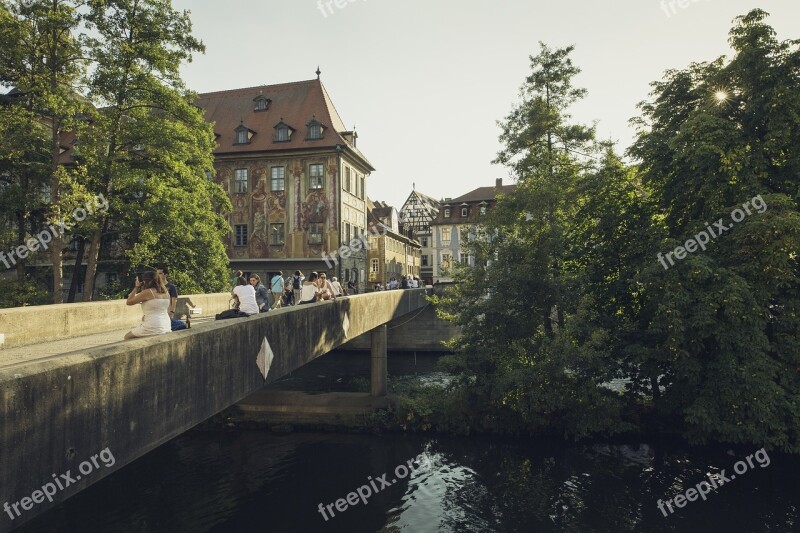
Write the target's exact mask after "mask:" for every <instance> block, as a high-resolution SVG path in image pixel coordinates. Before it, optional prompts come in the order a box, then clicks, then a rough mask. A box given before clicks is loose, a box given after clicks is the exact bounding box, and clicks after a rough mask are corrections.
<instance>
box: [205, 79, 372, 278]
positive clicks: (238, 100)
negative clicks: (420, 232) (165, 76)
mask: <svg viewBox="0 0 800 533" xmlns="http://www.w3.org/2000/svg"><path fill="white" fill-rule="evenodd" d="M197 105H198V106H200V107H201V108H202V109H203V110H204V111H205V118H206V120H207V121H209V122H212V123H214V133H215V135H216V139H217V148H216V150H215V151H214V155H215V163H214V167H215V171H216V177H215V180H216V181H217V182H218V183H220V184H221V185H222V187H223V188H224V189H225V191H226V192H227V193H228V195H229V197H230V199H231V203H232V204H233V212H232V214H231V217H230V224H231V228H232V229H233V231H232V232H231V234H230V235H229V236H228V238H227V239H226V243H225V244H226V248H227V252H228V257H229V258H230V261H231V268H233V269H240V270H242V271H245V272H254V273H258V274H260V275H261V276H262V278H263V277H264V276H270V275H271V274H273V273H275V272H277V271H279V270H281V271H283V273H284V275H287V274H288V273H289V272H293V271H295V270H298V269H300V270H302V271H303V272H304V273H305V274H306V275H308V273H309V272H310V271H312V270H317V271H328V273H329V276H339V277H340V280H341V281H343V282H347V281H350V280H353V281H356V282H358V283H359V285H360V286H361V287H363V283H364V281H365V269H366V251H363V250H362V251H360V252H358V251H357V252H354V253H353V254H352V255H351V256H350V257H348V258H346V259H345V258H340V259H339V261H340V263H338V264H335V265H334V266H333V268H331V267H330V266H328V265H326V263H325V262H324V261H323V254H325V253H326V252H329V251H333V250H336V249H338V248H339V247H340V246H342V245H343V244H345V243H349V242H350V241H351V239H354V238H356V237H357V236H358V235H361V233H362V232H364V231H365V228H366V227H367V211H366V190H365V188H366V178H367V176H369V174H370V173H371V172H373V171H374V170H375V169H374V168H373V167H372V165H371V164H370V162H369V161H368V160H367V158H366V157H365V156H364V154H362V153H361V152H360V151H359V150H358V148H357V146H356V140H357V135H356V133H355V132H354V131H352V130H348V128H346V127H345V125H344V122H343V121H342V119H341V118H340V117H339V114H338V113H337V111H336V109H335V108H334V106H333V103H332V102H331V99H330V96H328V93H327V91H326V90H325V87H324V86H323V85H322V82H321V81H320V79H319V71H317V79H314V80H309V81H300V82H294V83H284V84H280V85H264V86H260V87H250V88H246V89H234V90H228V91H219V92H213V93H204V94H200V95H199V96H198V100H197Z"/></svg>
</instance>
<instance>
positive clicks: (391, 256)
mask: <svg viewBox="0 0 800 533" xmlns="http://www.w3.org/2000/svg"><path fill="white" fill-rule="evenodd" d="M367 208H368V209H369V217H370V218H369V221H370V233H371V235H370V239H369V246H368V254H367V268H368V274H367V281H368V287H369V288H374V287H375V284H376V283H380V284H381V285H384V286H385V285H386V284H387V283H388V282H389V280H391V279H392V278H395V279H397V280H398V281H399V280H400V278H401V277H402V276H407V275H409V274H411V275H412V276H414V277H419V276H420V257H421V254H422V248H421V246H420V243H419V241H417V240H414V239H412V238H410V237H408V236H407V235H404V234H403V233H402V230H401V228H400V224H399V217H398V214H397V210H396V209H395V208H393V207H391V206H388V205H386V204H385V203H384V204H381V202H375V203H373V202H372V201H370V200H368V201H367Z"/></svg>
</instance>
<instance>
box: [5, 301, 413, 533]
mask: <svg viewBox="0 0 800 533" xmlns="http://www.w3.org/2000/svg"><path fill="white" fill-rule="evenodd" d="M424 296H425V290H424V289H417V290H404V291H401V290H398V291H385V292H379V293H372V294H363V295H356V296H351V297H349V298H340V299H338V300H337V301H336V302H325V303H318V304H312V305H306V306H298V307H289V308H284V309H279V310H274V311H270V312H269V313H267V314H263V315H259V316H252V317H248V318H243V319H242V318H240V319H230V320H221V321H206V322H202V323H199V324H193V326H192V329H190V330H185V331H178V332H173V333H170V334H167V335H162V336H158V337H150V338H142V339H134V340H130V341H124V342H116V339H121V336H122V334H124V332H125V331H126V330H127V329H130V327H132V326H133V325H135V324H136V322H137V321H138V320H139V319H140V318H141V310H140V309H139V306H134V307H128V306H125V304H124V302H123V301H111V302H96V303H87V304H64V305H51V306H40V307H27V308H15V309H6V310H2V309H0V343H2V344H0V506H4V503H8V505H9V507H8V509H10V511H9V510H5V509H6V508H5V507H3V508H0V531H7V530H10V529H11V528H14V527H17V526H19V525H22V524H23V523H24V522H27V521H28V520H30V519H31V518H33V517H34V516H36V515H38V514H41V513H42V512H44V511H47V510H48V509H49V508H51V507H53V506H55V505H57V504H58V503H60V502H62V501H64V500H65V499H66V498H68V497H69V496H71V495H73V494H75V493H77V492H79V491H81V490H82V489H84V488H86V487H88V486H89V485H91V484H93V483H95V482H97V481H99V480H100V479H102V478H104V477H105V476H107V475H109V474H111V473H113V472H114V471H116V470H117V469H119V468H121V467H122V466H124V465H126V464H128V463H130V462H131V461H133V460H134V459H136V458H138V457H140V456H142V455H144V454H145V453H147V452H148V451H150V450H152V449H154V448H156V447H157V446H159V445H160V444H162V443H164V442H166V441H168V440H170V439H172V438H173V437H175V436H177V435H180V434H181V433H183V432H185V431H186V430H188V429H190V428H192V427H193V426H195V425H197V424H198V423H200V422H202V421H204V420H206V419H208V418H209V417H211V416H213V415H214V414H216V413H218V412H220V411H222V410H223V409H225V408H227V407H229V406H231V405H233V404H235V403H237V402H239V401H240V400H242V399H243V398H245V397H247V396H249V395H251V394H253V393H255V392H257V391H259V390H260V389H262V388H263V387H264V385H265V384H269V383H271V382H273V381H275V380H277V379H279V378H281V377H283V376H285V375H286V374H288V373H289V372H291V371H292V370H295V369H297V368H299V367H301V366H303V365H305V364H306V363H308V362H309V361H311V360H312V359H315V358H317V357H319V356H321V355H324V354H326V353H328V352H330V351H331V350H333V349H335V348H337V347H339V346H341V345H343V344H345V343H347V342H348V341H350V340H353V339H355V338H356V337H359V336H363V335H368V336H369V337H370V345H371V346H370V348H371V361H372V365H371V369H372V370H371V372H372V396H373V397H374V398H375V399H376V405H378V404H380V402H381V401H385V398H382V397H383V396H385V394H386V352H387V326H386V324H387V323H389V322H390V321H392V320H395V321H397V320H400V319H403V318H405V317H407V316H412V315H411V314H412V313H419V312H420V311H422V310H424V309H425V308H426V307H428V302H427V300H425V298H424ZM228 301H229V295H227V294H217V295H197V296H188V297H182V298H181V299H180V301H179V307H178V313H181V311H188V310H190V309H191V308H194V309H195V310H198V309H199V310H201V311H200V315H198V316H202V315H213V314H215V313H217V312H220V311H221V310H223V309H227V307H228ZM428 309H429V307H428ZM416 327H417V328H419V326H418V325H417V326H416ZM362 339H363V337H362ZM109 342H111V343H110V344H109ZM265 374H266V376H265ZM104 450H106V452H105V453H102V452H103V451H104ZM111 455H113V459H114V461H113V465H107V463H109V462H111V461H110V460H108V457H109V456H111ZM64 474H67V476H66V477H65V476H64ZM57 486H58V487H60V488H58V490H56V487H57ZM53 491H55V492H54V494H52V495H50V494H49V493H50V492H53ZM50 500H52V501H50ZM12 516H13V520H12V518H11V517H12Z"/></svg>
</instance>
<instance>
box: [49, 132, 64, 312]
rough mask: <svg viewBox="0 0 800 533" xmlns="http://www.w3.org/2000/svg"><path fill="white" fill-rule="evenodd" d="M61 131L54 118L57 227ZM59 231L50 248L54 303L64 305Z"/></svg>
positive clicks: (53, 187)
mask: <svg viewBox="0 0 800 533" xmlns="http://www.w3.org/2000/svg"><path fill="white" fill-rule="evenodd" d="M59 130H60V121H59V120H58V119H57V118H55V117H53V135H52V172H53V174H52V177H51V178H50V200H51V202H52V206H53V215H54V220H55V224H54V225H55V226H57V225H58V222H59V220H60V219H61V206H60V202H61V195H60V189H61V179H60V177H59V174H58V171H59V156H60V155H61V154H60V152H61V149H60V145H59ZM57 229H58V231H56V232H55V235H54V236H53V242H52V244H51V248H50V261H51V262H52V264H53V303H54V304H60V303H64V277H63V272H62V265H63V258H62V253H63V247H64V240H63V239H62V238H61V231H60V229H59V228H57Z"/></svg>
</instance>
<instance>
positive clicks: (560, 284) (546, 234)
mask: <svg viewBox="0 0 800 533" xmlns="http://www.w3.org/2000/svg"><path fill="white" fill-rule="evenodd" d="M571 52H572V47H569V48H564V49H557V50H551V49H550V48H548V47H547V46H545V45H541V51H540V53H539V55H537V56H536V57H531V70H532V73H531V75H530V76H529V77H528V78H527V79H526V83H525V84H524V85H523V87H522V90H521V96H522V101H521V103H520V104H519V105H518V106H517V107H515V108H514V109H513V110H512V112H511V113H510V114H509V116H508V117H507V118H506V119H505V121H503V122H501V123H500V126H501V128H502V135H501V138H500V139H501V142H502V143H503V145H504V147H503V149H502V150H501V151H500V152H499V154H498V157H497V160H496V162H497V163H502V164H504V165H506V166H508V167H509V168H510V169H511V171H512V173H513V175H514V177H516V178H517V186H516V190H515V191H514V194H513V195H508V196H503V197H501V198H500V199H499V201H498V203H497V205H496V206H495V208H494V209H493V211H492V212H491V214H490V216H489V217H488V219H487V221H486V223H485V225H484V228H483V229H482V230H480V231H479V233H478V235H476V238H474V239H472V240H471V241H470V242H469V243H468V244H467V245H466V246H467V247H468V249H469V250H470V251H471V253H472V254H473V255H474V257H475V259H476V265H475V267H474V268H467V269H459V270H458V271H457V273H456V279H457V281H459V282H460V283H459V284H458V285H457V286H456V288H455V289H454V290H453V291H452V292H451V293H449V294H448V295H446V296H444V297H443V298H441V299H439V300H438V303H440V304H441V306H442V309H443V315H444V316H446V317H449V318H451V319H453V320H455V322H456V323H458V324H460V325H462V326H463V331H464V334H463V336H462V337H461V338H460V339H459V340H458V341H457V342H456V343H454V345H453V347H454V349H455V350H456V352H457V353H456V355H455V356H453V357H450V358H448V359H446V360H445V365H447V367H448V368H449V369H450V370H452V371H454V372H456V373H457V374H458V375H460V376H461V381H460V386H461V387H463V388H464V389H465V390H468V391H469V392H470V395H471V402H472V403H471V405H472V406H474V407H475V412H476V413H480V414H481V415H482V416H481V417H479V420H477V421H476V422H475V423H476V424H485V425H495V426H497V425H499V426H500V427H501V428H502V429H505V430H513V429H512V428H517V430H519V431H549V430H555V431H558V432H562V433H564V434H569V435H575V436H582V435H586V434H587V433H591V432H594V431H609V432H613V431H616V430H619V429H620V428H621V427H622V426H621V424H620V421H619V403H618V402H617V401H616V399H615V397H614V394H613V393H611V392H610V391H608V390H607V389H605V388H602V387H601V386H600V385H601V384H602V383H603V382H605V381H607V380H608V379H609V371H608V365H607V364H606V362H605V361H603V359H602V358H601V357H600V355H601V354H599V353H598V352H597V351H596V350H595V349H594V348H592V346H590V345H589V343H586V344H585V345H584V346H583V347H582V349H580V350H579V349H576V347H575V344H574V343H573V342H572V340H570V339H573V338H574V334H573V332H571V331H570V324H569V323H568V322H567V320H566V313H568V312H571V311H572V310H571V309H570V306H571V305H574V302H575V300H576V299H575V298H574V296H573V295H570V294H568V290H569V288H570V284H569V283H568V281H569V280H568V278H567V277H566V276H565V261H566V260H567V259H568V252H569V250H570V247H569V243H568V238H569V235H570V232H571V225H573V224H574V216H573V214H574V211H575V206H576V205H577V198H576V194H578V193H579V189H578V184H579V182H580V180H581V177H582V176H583V175H584V174H586V173H587V172H590V171H591V170H592V168H593V166H594V160H593V154H594V152H595V151H596V148H595V143H594V130H593V128H589V127H585V126H582V125H580V124H574V123H571V121H570V115H569V108H570V107H571V106H572V105H573V104H574V103H575V102H576V101H577V100H578V99H580V98H582V97H583V96H584V94H585V91H584V90H583V89H579V88H576V87H574V85H573V81H572V80H573V78H574V77H575V76H576V75H577V74H578V72H579V70H578V68H577V67H575V66H574V65H573V64H572V61H571V59H570V58H569V55H570V53H571ZM495 429H496V427H495Z"/></svg>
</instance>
